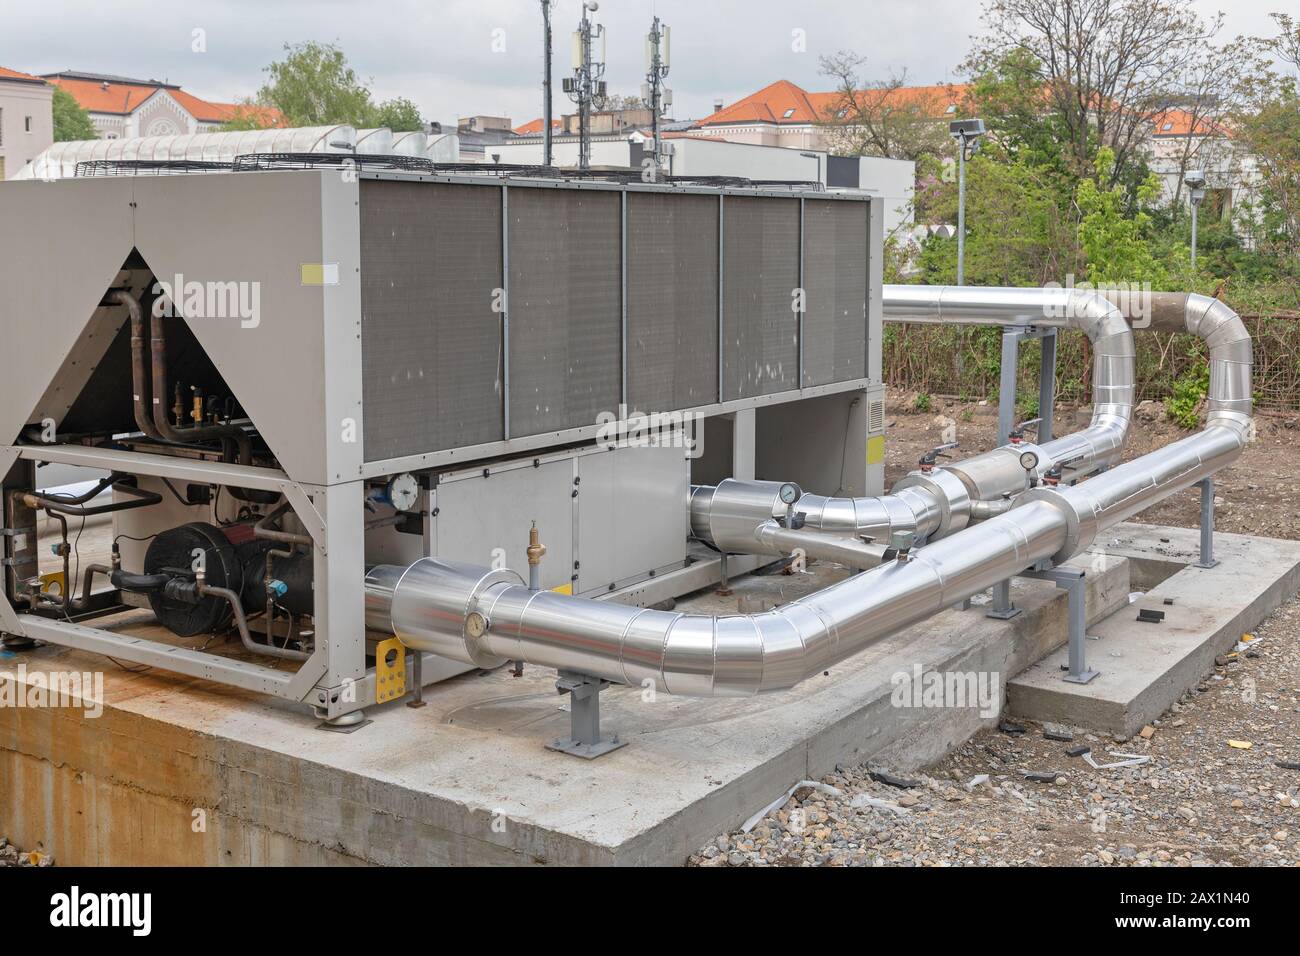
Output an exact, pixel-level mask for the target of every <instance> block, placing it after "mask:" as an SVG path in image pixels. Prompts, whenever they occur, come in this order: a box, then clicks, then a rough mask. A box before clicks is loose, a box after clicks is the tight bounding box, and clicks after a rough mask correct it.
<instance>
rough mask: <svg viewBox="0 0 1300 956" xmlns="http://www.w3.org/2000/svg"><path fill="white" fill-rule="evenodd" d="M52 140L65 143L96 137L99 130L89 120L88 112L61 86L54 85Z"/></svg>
mask: <svg viewBox="0 0 1300 956" xmlns="http://www.w3.org/2000/svg"><path fill="white" fill-rule="evenodd" d="M53 108H54V141H55V142H56V143H67V142H71V141H74V140H83V139H98V138H99V131H98V130H96V129H95V124H94V123H92V122H91V121H90V114H89V113H87V112H86V111H85V110H83V109H82V108H81V104H80V103H78V102H77V100H76V97H74V96H73V95H72V94H71V93H69V92H68V91H67V90H65V89H63V87H61V86H55V87H54V104H53Z"/></svg>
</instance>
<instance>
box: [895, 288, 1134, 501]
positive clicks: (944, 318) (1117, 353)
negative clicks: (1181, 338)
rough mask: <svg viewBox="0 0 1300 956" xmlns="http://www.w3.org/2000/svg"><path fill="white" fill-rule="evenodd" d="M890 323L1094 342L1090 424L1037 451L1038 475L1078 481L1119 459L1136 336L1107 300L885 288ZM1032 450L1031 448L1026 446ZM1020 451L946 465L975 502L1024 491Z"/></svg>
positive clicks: (1082, 294) (1007, 449) (1084, 294)
mask: <svg viewBox="0 0 1300 956" xmlns="http://www.w3.org/2000/svg"><path fill="white" fill-rule="evenodd" d="M883 310H884V317H885V319H886V320H887V321H889V322H912V323H937V324H944V325H998V326H1008V325H1035V326H1048V327H1053V328H1061V327H1064V328H1072V329H1078V330H1079V331H1081V332H1083V333H1084V334H1085V335H1087V336H1088V339H1089V341H1090V342H1091V343H1092V352H1093V361H1092V402H1093V406H1092V421H1091V422H1090V423H1089V425H1088V427H1087V428H1084V429H1083V430H1082V431H1078V432H1075V433H1074V434H1072V435H1066V436H1064V437H1062V438H1057V439H1054V440H1053V441H1050V442H1045V443H1043V444H1041V445H1038V446H1037V447H1036V451H1037V452H1038V456H1039V473H1040V474H1044V473H1046V472H1047V471H1048V470H1050V469H1051V468H1052V467H1053V466H1054V465H1056V464H1064V465H1067V466H1068V468H1069V470H1070V472H1072V473H1073V475H1075V476H1082V475H1086V474H1089V473H1090V472H1092V471H1095V470H1096V469H1098V468H1101V467H1104V466H1108V465H1111V464H1113V463H1114V462H1116V461H1118V460H1119V457H1120V454H1121V452H1122V451H1123V448H1124V439H1125V437H1126V436H1127V434H1128V426H1129V421H1130V419H1131V418H1132V414H1133V397H1134V371H1133V363H1134V354H1135V353H1134V348H1133V334H1132V332H1131V331H1130V330H1129V323H1128V322H1127V321H1126V320H1125V317H1124V314H1123V311H1122V310H1121V309H1120V307H1119V306H1117V305H1116V304H1115V303H1114V302H1112V301H1110V299H1108V298H1107V297H1106V296H1105V295H1104V294H1102V293H1099V292H1091V291H1084V290H1080V289H1063V288H1047V289H1014V288H1012V289H1004V288H986V287H980V286H961V287H957V286H924V285H887V286H885V287H884V296H883ZM1030 447H1034V446H1030ZM1024 448H1025V446H1024V445H1019V446H1014V447H1012V446H1003V447H1002V448H995V449H994V450H993V451H990V452H986V453H985V454H983V455H976V456H975V457H974V458H969V459H966V460H964V461H960V462H955V463H954V464H952V465H947V466H945V470H948V471H952V472H954V473H955V474H957V475H958V476H959V477H960V478H961V479H962V480H963V482H965V484H966V485H967V487H968V489H969V490H970V493H971V497H972V498H974V499H976V500H982V501H990V500H996V499H998V498H1001V497H1003V496H1004V495H1007V494H1016V493H1017V492H1020V491H1023V490H1024V489H1025V488H1026V487H1027V486H1028V483H1027V481H1026V478H1025V471H1024V469H1023V468H1021V466H1020V453H1021V452H1022V451H1023V450H1024Z"/></svg>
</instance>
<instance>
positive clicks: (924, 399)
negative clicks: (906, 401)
mask: <svg viewBox="0 0 1300 956" xmlns="http://www.w3.org/2000/svg"><path fill="white" fill-rule="evenodd" d="M912 407H913V408H915V409H916V410H917V411H918V412H928V411H930V409H931V408H933V407H934V406H933V403H932V402H931V401H930V394H929V393H928V392H920V393H918V394H917V396H916V401H914V402H913V403H912Z"/></svg>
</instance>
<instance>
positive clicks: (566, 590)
mask: <svg viewBox="0 0 1300 956" xmlns="http://www.w3.org/2000/svg"><path fill="white" fill-rule="evenodd" d="M551 590H552V591H554V592H555V593H556V594H572V593H573V582H572V581H570V582H569V583H568V584H561V585H560V586H559V587H558V588H551Z"/></svg>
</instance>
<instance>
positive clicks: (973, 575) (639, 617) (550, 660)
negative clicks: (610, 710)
mask: <svg viewBox="0 0 1300 956" xmlns="http://www.w3.org/2000/svg"><path fill="white" fill-rule="evenodd" d="M970 291H972V292H974V291H977V290H970ZM1002 291H1005V290H1002ZM942 298H943V297H942V296H940V299H942ZM1165 299H1166V300H1167V301H1164V302H1163V303H1162V304H1161V305H1160V307H1159V309H1157V310H1156V311H1157V312H1159V313H1160V325H1159V327H1162V328H1169V327H1175V326H1176V325H1177V324H1178V323H1179V322H1181V327H1182V328H1184V329H1186V330H1187V331H1189V332H1193V333H1195V334H1198V335H1201V336H1202V337H1203V338H1204V339H1205V341H1206V342H1207V344H1208V345H1209V352H1210V357H1209V364H1210V411H1209V420H1208V421H1207V423H1206V427H1205V429H1204V430H1203V431H1201V432H1200V433H1198V434H1196V435H1193V436H1191V437H1189V438H1185V439H1183V440H1181V441H1178V442H1175V443H1174V444H1172V445H1168V446H1166V447H1165V448H1162V449H1160V450H1158V451H1156V452H1153V453H1151V454H1149V455H1144V456H1142V457H1141V458H1138V459H1135V460H1133V461H1130V462H1127V463H1125V464H1123V465H1119V466H1117V467H1115V468H1112V469H1111V470H1109V471H1107V472H1105V473H1103V474H1101V475H1099V476H1096V477H1093V478H1091V479H1089V480H1087V481H1085V482H1083V483H1082V484H1079V485H1076V486H1074V487H1059V488H1051V487H1039V488H1034V489H1032V490H1030V491H1027V492H1025V493H1023V494H1021V495H1019V496H1018V497H1017V499H1016V501H1015V506H1014V507H1012V508H1011V509H1010V510H1009V511H1007V512H1006V513H1004V514H1000V515H995V516H993V517H990V518H989V519H988V520H986V521H983V522H982V523H980V524H977V525H974V526H972V527H969V528H966V529H964V530H962V531H960V532H958V533H955V534H952V535H951V536H950V537H947V538H943V539H941V540H939V541H936V542H935V543H933V544H929V545H926V546H925V547H924V548H921V549H920V550H918V551H915V552H913V553H912V554H911V555H909V556H908V557H907V558H906V559H904V560H894V561H889V562H886V563H885V564H883V565H882V566H880V567H877V568H875V569H874V570H871V571H866V572H864V573H862V574H859V575H857V576H855V577H852V578H849V579H847V580H844V581H841V582H839V583H838V584H835V585H833V586H831V587H828V588H825V589H823V590H821V591H818V592H817V593H815V594H812V595H809V596H807V597H804V598H800V599H798V600H796V601H793V602H791V603H789V604H786V605H783V606H781V607H779V608H776V609H774V610H772V611H768V612H765V613H762V614H754V615H736V616H729V617H713V616H709V615H697V614H681V613H676V612H670V611H659V610H652V609H644V608H634V607H627V606H623V605H615V604H608V603H602V602H598V601H592V600H587V599H583V598H574V597H569V596H566V595H561V594H557V593H555V592H551V591H532V590H529V589H528V588H527V587H526V586H524V584H523V582H522V581H521V580H520V579H519V578H518V576H517V575H515V574H513V573H512V572H508V571H493V570H488V569H486V568H479V567H472V566H468V565H464V564H458V563H455V562H451V561H445V560H442V559H438V558H425V559H422V560H420V561H417V562H416V563H415V564H412V565H410V566H409V567H405V568H403V567H399V566H393V565H385V566H380V567H377V568H374V569H372V570H371V572H370V573H369V574H368V575H367V578H366V621H367V626H368V627H371V628H374V629H377V630H382V631H386V632H388V633H391V634H394V635H395V636H397V637H398V638H400V639H401V640H402V641H403V643H405V644H406V645H407V646H409V647H412V648H416V649H419V650H423V651H429V652H432V653H435V654H439V655H442V656H445V657H448V658H451V659H453V660H458V661H462V662H466V663H470V664H474V665H477V666H480V667H486V666H495V665H498V664H501V663H504V662H505V661H507V660H516V661H524V662H528V663H532V664H536V665H540V666H544V667H553V668H557V669H564V670H571V671H578V672H581V673H584V674H588V675H591V676H592V677H599V678H602V679H605V680H610V681H615V682H619V683H627V684H640V683H642V682H644V681H650V682H653V685H654V686H655V687H656V688H658V689H660V690H663V691H666V692H669V693H675V694H685V695H688V696H715V695H717V696H744V695H751V694H756V693H764V692H771V691H780V690H786V689H788V688H790V687H793V686H794V685H795V684H797V683H799V682H800V681H802V680H804V679H806V678H808V677H810V676H812V675H814V674H816V673H818V672H819V671H822V670H824V669H826V668H827V667H830V666H831V665H833V664H835V663H837V662H839V661H842V660H844V659H845V658H847V657H850V656H851V655H853V654H856V653H857V652H859V651H861V650H862V649H863V648H865V647H867V646H868V645H870V644H872V643H874V642H875V641H878V640H880V639H882V638H884V637H886V636H888V635H890V634H893V633H895V632H897V631H898V630H900V629H902V628H904V627H907V626H908V625H910V624H913V623H915V622H917V621H920V620H923V619H924V618H926V617H929V616H930V615H932V614H935V613H937V612H939V611H941V610H943V609H945V608H947V607H951V606H952V605H954V604H956V603H957V602H959V601H961V600H964V599H965V598H967V597H970V596H971V595H972V594H975V593H977V592H979V591H982V590H985V589H986V588H989V587H991V586H993V585H994V584H997V583H999V582H1001V581H1003V580H1006V579H1007V578H1009V577H1012V576H1013V575H1015V574H1018V573H1020V572H1021V571H1023V570H1025V569H1026V568H1028V567H1030V566H1031V565H1033V564H1035V563H1036V562H1039V561H1042V560H1045V559H1050V560H1052V561H1054V562H1056V563H1059V562H1061V561H1064V560H1066V559H1067V558H1069V557H1072V556H1073V555H1075V554H1078V553H1079V552H1080V551H1082V550H1083V549H1085V548H1086V547H1088V546H1089V544H1091V542H1092V541H1093V540H1094V538H1095V536H1096V535H1097V534H1098V533H1099V532H1100V531H1102V530H1104V529H1105V528H1108V527H1110V526H1111V525H1113V524H1115V523H1117V522H1119V521H1122V520H1124V519H1126V518H1128V517H1130V516H1131V515H1133V514H1135V513H1136V512H1138V511H1140V510H1141V509H1143V508H1145V507H1147V506H1148V505H1150V504H1152V503H1153V502H1155V501H1158V500H1160V499H1162V498H1165V497H1167V496H1168V495H1171V494H1174V493H1175V492H1177V491H1180V490H1182V489H1184V488H1187V487H1189V486H1190V485H1192V484H1193V483H1195V482H1197V481H1199V480H1200V479H1202V478H1204V477H1207V476H1208V475H1211V474H1213V473H1214V472H1216V471H1218V470H1219V469H1221V468H1223V467H1225V466H1227V465H1229V464H1231V463H1232V462H1233V461H1234V460H1235V459H1236V458H1237V456H1238V455H1240V453H1241V450H1242V448H1243V447H1244V446H1245V443H1246V441H1247V440H1248V437H1249V430H1250V427H1251V397H1250V383H1251V361H1252V360H1251V347H1250V337H1249V335H1248V334H1247V332H1246V330H1245V327H1244V326H1243V325H1242V323H1241V320H1240V318H1238V317H1237V315H1236V314H1235V313H1233V312H1232V311H1231V310H1230V309H1228V308H1227V307H1226V306H1224V305H1223V304H1222V303H1220V302H1218V301H1216V300H1214V299H1209V298H1207V297H1205V296H1199V295H1185V296H1177V297H1173V296H1169V297H1165ZM1028 301H1029V300H1028V299H1027V300H1026V302H1028ZM1026 308H1027V309H1028V308H1029V306H1028V305H1026ZM979 311H980V310H979V308H978V307H977V306H975V305H972V306H970V312H969V313H968V314H970V315H974V314H976V313H978V312H979ZM990 311H991V310H990ZM1180 311H1181V317H1179V316H1178V315H1177V313H1178V312H1180ZM1107 314H1109V313H1107ZM1116 314H1117V315H1118V313H1116ZM950 315H951V313H950ZM1119 317H1120V318H1121V319H1122V316H1119ZM1107 321H1108V322H1109V321H1110V320H1109V319H1108V320H1107ZM1154 324H1156V323H1155V316H1153V325H1154ZM1116 333H1118V329H1117V330H1116ZM1115 341H1119V339H1116V340H1115ZM1129 344H1130V345H1131V342H1130V343H1129ZM1121 347H1122V346H1121ZM1127 387H1128V389H1129V392H1128V393H1127V394H1130V395H1131V383H1130V384H1129V385H1128V386H1127ZM1121 394H1123V392H1122V391H1121ZM1105 397H1107V398H1109V397H1112V396H1110V395H1106V396H1105ZM1099 404H1101V405H1111V404H1115V403H1111V402H1101V403H1099ZM1094 422H1096V417H1094ZM1123 422H1124V423H1125V424H1126V423H1127V415H1125V416H1124V417H1123ZM1114 424H1115V425H1116V426H1118V425H1119V421H1118V420H1117V421H1116V422H1115V423H1114ZM1098 447H1102V446H1098ZM1107 454H1109V452H1107ZM706 497H709V498H716V495H712V496H706ZM769 517H770V516H769ZM764 520H766V519H764ZM753 534H754V532H753V531H752V530H751V536H752V535H753Z"/></svg>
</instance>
